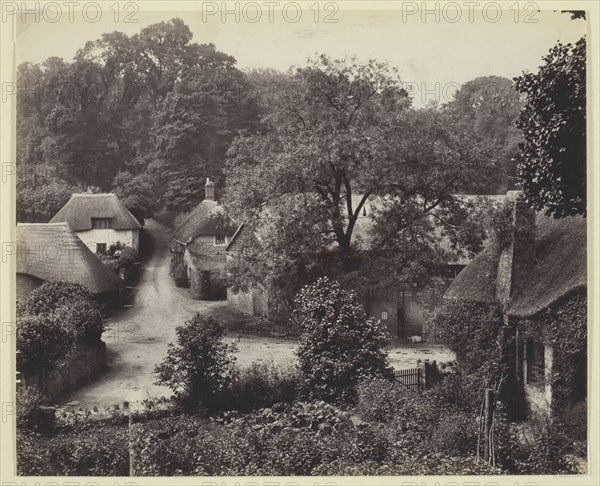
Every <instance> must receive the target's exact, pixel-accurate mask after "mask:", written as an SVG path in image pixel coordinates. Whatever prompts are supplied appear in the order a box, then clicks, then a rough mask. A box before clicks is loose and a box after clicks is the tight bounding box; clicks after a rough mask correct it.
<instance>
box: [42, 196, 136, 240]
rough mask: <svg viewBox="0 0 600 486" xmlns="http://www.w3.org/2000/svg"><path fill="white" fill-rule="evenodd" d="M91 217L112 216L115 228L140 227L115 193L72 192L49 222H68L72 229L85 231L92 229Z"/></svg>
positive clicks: (113, 227) (128, 228) (129, 228)
mask: <svg viewBox="0 0 600 486" xmlns="http://www.w3.org/2000/svg"><path fill="white" fill-rule="evenodd" d="M92 218H112V229H115V230H131V229H139V228H141V227H142V226H141V225H140V223H139V221H138V220H137V219H135V217H134V216H133V214H131V213H130V212H129V210H128V209H127V208H126V207H125V205H124V204H123V203H122V202H121V201H120V200H119V198H118V197H117V195H116V194H87V193H84V194H73V195H72V196H71V199H69V201H68V202H67V204H65V205H64V206H63V207H62V209H61V210H60V211H59V212H58V213H56V215H55V216H54V217H53V218H52V219H51V220H50V222H51V223H69V226H70V227H71V229H72V230H73V231H85V230H89V229H92Z"/></svg>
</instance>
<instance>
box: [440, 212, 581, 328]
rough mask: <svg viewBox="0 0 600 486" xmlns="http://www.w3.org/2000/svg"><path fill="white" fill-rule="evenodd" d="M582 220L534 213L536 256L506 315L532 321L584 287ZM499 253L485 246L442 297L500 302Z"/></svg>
mask: <svg viewBox="0 0 600 486" xmlns="http://www.w3.org/2000/svg"><path fill="white" fill-rule="evenodd" d="M586 234H587V228H586V219H584V218H583V217H568V218H560V219H554V218H552V217H547V216H544V215H543V214H542V213H537V215H536V240H535V254H536V259H537V262H536V264H535V266H534V267H533V269H532V270H531V271H530V272H529V274H528V276H527V280H526V282H525V284H524V285H523V290H522V291H520V292H518V293H517V294H515V295H513V296H512V297H511V298H510V300H509V302H508V304H507V305H506V307H505V309H504V311H505V313H506V314H507V315H509V316H514V317H531V316H533V315H535V314H537V313H538V312H540V311H542V310H544V309H546V308H548V307H549V306H551V305H552V304H554V303H555V302H557V301H558V300H559V299H561V298H563V297H565V296H567V295H569V294H571V293H573V292H575V291H577V290H581V289H584V288H586V286H587V244H586ZM499 258H500V254H499V252H498V251H494V249H493V245H489V246H488V247H487V248H486V249H485V250H484V251H483V252H482V253H480V254H479V255H478V256H477V257H476V258H475V259H474V260H473V261H472V262H471V263H470V264H469V265H467V267H466V268H464V269H463V270H462V272H460V273H459V274H458V275H457V277H456V278H455V279H454V281H453V282H452V284H451V285H450V287H449V288H448V290H447V291H446V293H445V295H444V298H446V299H451V300H462V301H467V302H486V303H492V302H498V301H497V299H496V275H497V272H498V262H499Z"/></svg>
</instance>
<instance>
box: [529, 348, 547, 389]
mask: <svg viewBox="0 0 600 486" xmlns="http://www.w3.org/2000/svg"><path fill="white" fill-rule="evenodd" d="M526 352H527V383H528V384H530V385H536V386H542V385H543V384H544V375H545V372H546V363H545V361H544V345H543V344H542V343H538V342H537V341H527V351H526Z"/></svg>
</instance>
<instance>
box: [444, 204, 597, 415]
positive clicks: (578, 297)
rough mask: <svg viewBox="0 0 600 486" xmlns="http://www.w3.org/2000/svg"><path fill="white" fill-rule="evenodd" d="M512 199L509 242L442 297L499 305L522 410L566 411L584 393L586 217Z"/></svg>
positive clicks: (486, 254)
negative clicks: (550, 212) (546, 211)
mask: <svg viewBox="0 0 600 486" xmlns="http://www.w3.org/2000/svg"><path fill="white" fill-rule="evenodd" d="M507 197H509V198H510V201H512V202H513V210H512V211H513V212H512V218H511V222H510V223H511V224H510V229H509V231H508V232H507V235H505V241H503V242H502V244H498V243H496V244H490V245H488V247H487V248H486V249H485V250H484V251H483V252H482V253H481V254H480V255H478V256H477V257H476V258H475V259H474V260H473V261H472V262H471V263H470V264H469V265H467V267H466V268H465V269H464V270H463V271H462V272H460V273H459V274H458V276H457V277H456V278H455V279H454V281H453V282H452V284H451V285H450V287H449V288H448V290H447V291H446V293H445V296H444V298H445V299H448V300H451V301H458V302H470V303H478V304H481V305H488V306H496V307H497V308H499V309H500V310H501V312H502V316H503V324H504V329H503V331H504V333H503V334H504V335H505V336H508V337H509V338H508V339H506V344H507V347H506V349H505V351H504V353H505V355H506V359H507V362H508V364H509V366H510V368H511V370H512V374H513V376H512V378H514V386H515V387H516V388H515V390H513V392H514V394H517V395H519V397H520V398H519V400H517V402H516V406H517V407H518V408H519V410H516V415H521V416H523V415H524V414H526V413H527V412H528V411H529V412H531V411H534V412H535V411H540V410H544V411H551V410H552V409H553V408H554V407H553V406H554V405H556V406H558V407H560V408H562V409H563V410H564V409H565V407H567V406H568V405H569V403H570V404H572V403H574V402H578V401H581V400H583V399H585V397H586V383H587V372H586V370H587V359H586V341H587V258H586V255H587V245H586V234H587V232H586V219H585V218H583V217H567V218H561V219H554V218H552V217H548V216H545V215H543V214H541V213H535V212H534V211H533V210H532V209H530V208H529V207H528V206H527V204H526V202H525V200H524V198H523V196H522V195H521V194H520V193H517V192H511V193H509V194H508V195H507Z"/></svg>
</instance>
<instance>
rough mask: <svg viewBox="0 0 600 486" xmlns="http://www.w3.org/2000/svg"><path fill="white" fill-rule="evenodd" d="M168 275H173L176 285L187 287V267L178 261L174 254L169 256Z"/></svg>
mask: <svg viewBox="0 0 600 486" xmlns="http://www.w3.org/2000/svg"><path fill="white" fill-rule="evenodd" d="M169 275H171V277H173V280H174V281H175V286H176V287H189V279H188V275H187V267H186V266H185V264H184V263H183V262H180V261H179V259H178V258H177V257H176V256H175V254H174V255H173V256H172V257H171V265H170V268H169Z"/></svg>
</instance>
